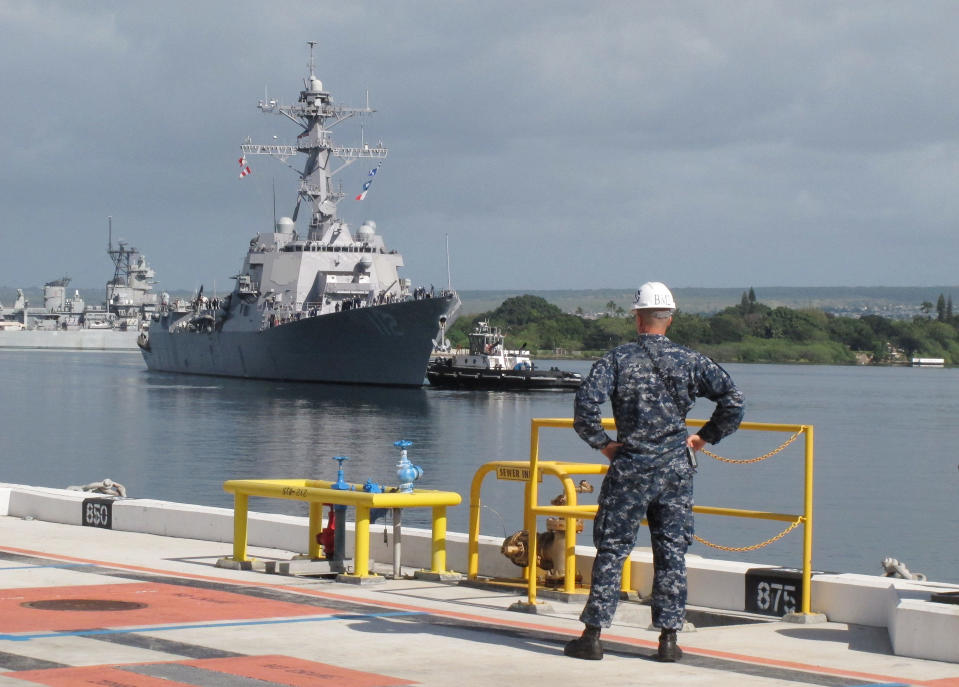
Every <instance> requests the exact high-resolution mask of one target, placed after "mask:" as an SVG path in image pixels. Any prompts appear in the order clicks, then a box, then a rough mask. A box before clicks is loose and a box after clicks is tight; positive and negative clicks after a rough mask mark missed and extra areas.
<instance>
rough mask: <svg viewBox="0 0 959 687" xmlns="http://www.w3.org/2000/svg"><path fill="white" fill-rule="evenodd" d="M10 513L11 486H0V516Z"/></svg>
mask: <svg viewBox="0 0 959 687" xmlns="http://www.w3.org/2000/svg"><path fill="white" fill-rule="evenodd" d="M9 514H10V488H9V487H0V516H5V515H9Z"/></svg>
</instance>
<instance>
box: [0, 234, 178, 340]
mask: <svg viewBox="0 0 959 687" xmlns="http://www.w3.org/2000/svg"><path fill="white" fill-rule="evenodd" d="M107 254H108V255H109V256H110V259H111V260H112V261H113V266H114V270H113V277H112V278H111V279H110V281H108V282H107V283H106V293H105V296H104V301H103V303H100V304H89V303H87V302H86V301H84V299H83V298H82V297H81V296H80V292H79V291H77V290H74V293H73V295H72V296H68V295H67V294H68V291H67V288H68V286H69V285H70V278H69V277H63V278H61V279H56V280H54V281H50V282H47V283H46V284H45V285H44V287H43V306H42V307H41V306H33V307H31V306H30V301H29V300H28V299H27V298H26V296H25V295H24V293H23V289H17V299H16V301H15V302H14V304H13V306H12V307H4V306H3V305H2V304H0V348H53V349H77V350H117V349H129V350H136V348H137V338H138V336H139V334H140V333H141V332H142V331H143V330H144V329H145V328H146V326H147V325H148V323H149V321H150V317H151V316H152V315H153V314H154V313H156V312H157V311H158V307H159V303H158V298H157V294H156V293H154V292H153V290H152V289H153V285H154V284H155V283H156V281H155V280H154V277H155V276H156V275H155V272H154V271H153V268H152V267H150V265H149V264H148V263H147V261H146V258H145V257H144V256H143V255H142V254H141V253H140V252H139V251H138V250H137V249H136V248H134V247H133V246H129V245H127V244H126V242H125V241H122V240H120V241H119V242H118V245H117V246H116V247H114V244H113V230H112V223H111V228H110V238H109V241H108V244H107Z"/></svg>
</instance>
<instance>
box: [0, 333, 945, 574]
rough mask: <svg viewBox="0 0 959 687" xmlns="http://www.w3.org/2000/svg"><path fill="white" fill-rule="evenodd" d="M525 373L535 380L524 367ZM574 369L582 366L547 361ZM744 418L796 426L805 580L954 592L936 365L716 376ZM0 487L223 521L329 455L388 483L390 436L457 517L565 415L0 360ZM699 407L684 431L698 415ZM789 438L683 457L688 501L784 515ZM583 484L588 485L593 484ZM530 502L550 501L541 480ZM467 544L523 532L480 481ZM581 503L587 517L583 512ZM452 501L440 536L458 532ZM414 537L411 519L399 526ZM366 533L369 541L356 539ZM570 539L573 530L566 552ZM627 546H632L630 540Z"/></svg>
mask: <svg viewBox="0 0 959 687" xmlns="http://www.w3.org/2000/svg"><path fill="white" fill-rule="evenodd" d="M541 364H551V363H549V362H547V361H543V362H542V363H541ZM555 364H557V365H559V366H561V367H564V368H566V369H572V370H577V371H582V372H585V371H586V370H588V368H589V364H588V363H579V362H561V363H555ZM727 369H728V370H729V372H730V374H731V375H732V376H733V378H734V379H735V380H736V382H737V384H738V385H739V386H740V387H741V388H742V389H743V391H744V393H745V394H746V399H747V412H746V419H747V420H749V421H754V422H772V423H788V424H811V425H814V426H815V437H816V444H815V448H816V475H815V532H814V541H815V546H814V557H813V563H814V566H815V567H816V568H817V569H819V570H829V571H840V572H862V573H870V574H879V573H880V572H881V570H880V561H881V560H882V559H883V558H884V557H886V556H892V557H895V558H898V559H899V560H901V561H903V562H904V563H906V565H908V566H909V568H910V569H911V570H912V571H913V572H922V573H925V574H926V575H928V576H929V577H930V579H936V580H941V581H949V582H959V538H957V536H956V534H957V530H959V527H957V526H959V470H957V464H959V457H957V454H956V452H955V451H954V450H953V449H952V441H951V440H950V439H951V434H952V431H953V430H952V426H951V420H952V416H953V415H954V411H955V409H956V408H957V407H959V371H957V370H955V369H911V368H864V367H830V366H786V365H729V366H727ZM0 384H2V389H3V393H2V396H0V437H2V446H3V452H2V456H3V460H2V464H0V482H13V483H22V484H34V485H41V486H50V487H64V486H67V485H71V484H84V483H87V482H92V481H96V480H101V479H103V478H105V477H110V478H111V479H113V480H115V481H118V482H121V483H123V484H124V485H126V487H127V489H128V492H129V494H130V495H131V496H136V497H141V498H156V499H164V500H171V501H180V502H187V503H199V504H204V505H212V506H228V507H229V506H232V499H231V496H230V495H229V494H227V493H226V492H224V491H223V489H222V484H223V482H224V481H225V480H228V479H239V478H280V477H290V478H304V477H309V478H319V479H335V477H336V463H335V462H334V461H333V460H332V456H336V455H346V456H349V458H350V460H349V461H348V462H347V464H346V478H347V480H349V481H351V482H365V481H366V479H368V478H372V479H373V480H374V481H377V482H380V483H385V484H395V483H396V481H397V480H396V473H395V463H396V461H397V459H398V455H399V454H398V451H397V450H396V449H395V448H394V447H393V442H394V441H396V440H397V439H409V440H410V441H412V442H413V446H412V447H411V449H410V451H409V454H410V458H411V460H412V461H413V462H414V463H416V464H418V465H421V466H422V467H423V469H424V471H425V474H424V477H423V479H422V480H421V481H420V482H419V486H422V487H424V488H432V489H444V490H451V491H457V492H459V493H461V494H462V495H463V498H464V504H465V502H466V501H468V498H469V488H470V482H471V480H472V478H473V475H474V474H475V472H476V470H477V468H478V467H479V466H480V465H482V464H483V463H486V462H489V461H493V460H502V459H507V460H525V459H527V458H528V452H529V424H530V419H531V418H534V417H569V416H570V415H571V412H572V395H571V394H569V393H562V392H559V393H557V392H544V393H533V394H530V393H526V394H524V393H507V392H497V393H484V392H467V391H443V390H437V389H430V388H428V387H427V388H423V389H387V388H383V389H381V388H375V387H350V386H327V385H313V384H289V383H272V382H257V381H241V380H229V379H217V378H212V377H194V376H185V375H168V374H161V373H151V372H148V371H147V370H146V369H145V367H144V365H143V362H142V360H141V359H140V356H139V354H138V353H132V352H131V353H80V352H78V353H69V352H67V353H64V352H56V353H55V352H43V351H0ZM711 410H712V404H710V403H709V402H708V401H705V400H702V401H700V402H699V403H698V404H697V406H696V407H695V408H694V409H693V412H692V413H691V414H690V417H697V418H705V417H708V415H709V413H710V412H711ZM787 436H788V435H785V434H768V433H764V432H746V431H741V432H738V433H737V434H735V435H733V436H732V437H729V438H728V439H726V440H724V441H723V442H722V443H721V444H720V445H719V446H718V447H716V452H717V453H719V454H721V455H723V456H727V457H733V458H752V457H754V456H757V455H760V454H763V453H766V452H767V451H769V450H771V449H773V448H775V447H776V446H778V445H779V443H780V442H781V441H782V440H784V439H785V438H786V437H787ZM801 443H802V442H801V441H797V442H796V443H794V444H793V445H792V446H790V447H789V448H787V449H786V450H785V451H783V452H782V453H780V454H779V455H777V456H775V457H773V458H771V459H769V460H766V461H764V462H762V463H758V464H754V465H749V466H731V465H726V464H722V463H719V462H717V461H714V460H712V459H710V458H707V457H705V456H703V457H701V460H700V470H699V475H698V477H697V480H696V502H697V503H698V504H702V505H713V506H728V507H736V508H745V509H754V510H770V511H777V512H787V513H798V512H801V510H802V487H803V476H802V465H803V449H802V445H801ZM543 457H544V458H552V459H561V460H587V461H589V460H592V461H598V460H601V456H599V454H598V453H596V452H593V451H592V450H590V449H589V448H588V447H587V446H586V445H585V444H583V443H582V442H580V441H579V439H578V438H577V437H576V436H575V435H574V434H573V433H572V432H571V431H568V432H567V431H564V430H544V433H543ZM595 486H596V487H597V488H598V486H599V485H598V481H597V482H595ZM541 489H542V491H541V493H542V494H543V496H544V498H548V497H549V496H552V495H554V494H556V493H559V491H560V489H559V487H558V483H557V482H554V481H551V480H549V479H547V481H545V482H544V484H543V487H542V488H541ZM482 500H483V505H484V509H483V511H482V530H483V532H484V533H485V534H491V535H497V536H499V535H503V534H504V533H505V534H509V533H512V532H513V531H515V530H518V529H520V528H521V527H522V503H521V501H522V487H521V485H520V484H519V483H513V482H503V481H497V480H495V479H493V478H492V477H489V478H487V480H486V482H485V483H484V487H483V493H482ZM583 501H586V502H595V501H594V500H592V497H584V498H583ZM252 507H253V508H254V509H256V510H261V511H270V512H283V513H291V514H296V515H305V514H306V508H305V506H304V505H303V504H299V503H294V502H284V501H271V500H265V499H258V500H254V502H253V504H252ZM467 515H468V508H467V506H466V505H463V506H460V507H458V508H454V509H451V511H450V518H449V519H450V528H451V529H453V530H459V531H464V532H465V531H466V529H467ZM404 522H405V523H407V524H410V525H425V524H426V522H427V518H426V515H425V512H420V511H415V510H414V511H410V512H408V513H407V514H405V515H404ZM378 527H380V525H374V531H376V530H377V528H378ZM779 530H780V527H779V523H773V522H761V521H745V520H738V519H732V518H724V517H716V516H702V515H701V516H698V517H697V521H696V531H697V534H699V535H700V536H702V537H704V538H705V539H707V540H710V541H713V542H716V543H719V544H723V545H725V546H733V547H742V546H748V545H751V544H755V543H757V542H760V541H763V540H765V539H767V538H769V537H771V536H772V535H774V534H776V533H777V532H778V531H779ZM588 541H589V536H588V526H587V534H586V535H585V536H584V539H583V542H584V543H587V542H588ZM639 543H640V544H641V545H648V538H647V535H646V534H645V532H641V534H640V540H639ZM801 548H802V535H801V530H799V529H797V530H795V531H794V532H792V533H791V534H789V535H788V536H786V537H784V538H783V539H782V540H781V541H779V542H777V543H775V544H773V545H771V546H769V547H766V548H764V549H761V550H759V551H753V552H749V553H722V552H717V551H715V550H713V549H709V548H707V547H705V546H703V545H701V544H698V543H697V544H695V545H694V546H693V548H692V549H691V550H690V553H691V554H699V555H703V556H710V557H721V558H732V559H736V560H746V561H754V562H759V563H773V564H781V565H792V566H796V565H799V564H800V562H801V558H800V555H801Z"/></svg>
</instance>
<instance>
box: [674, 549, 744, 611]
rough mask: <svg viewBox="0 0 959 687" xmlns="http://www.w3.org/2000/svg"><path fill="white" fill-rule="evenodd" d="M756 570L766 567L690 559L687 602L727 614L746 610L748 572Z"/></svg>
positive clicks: (687, 564)
mask: <svg viewBox="0 0 959 687" xmlns="http://www.w3.org/2000/svg"><path fill="white" fill-rule="evenodd" d="M756 567H762V566H756V565H752V564H749V563H740V562H737V561H722V560H715V559H709V558H701V557H700V556H687V557H686V575H687V580H688V585H689V592H688V597H687V603H689V604H690V605H692V606H706V607H708V608H715V609H719V610H724V611H744V610H745V609H746V584H745V577H746V571H747V570H750V569H753V568H756Z"/></svg>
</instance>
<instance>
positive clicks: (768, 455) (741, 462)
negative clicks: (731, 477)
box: [699, 429, 803, 465]
mask: <svg viewBox="0 0 959 687" xmlns="http://www.w3.org/2000/svg"><path fill="white" fill-rule="evenodd" d="M802 433H803V430H801V429H800V430H799V431H798V432H796V433H795V434H793V435H792V436H791V437H789V438H788V439H786V441H785V442H783V443H782V444H781V445H780V446H779V447H778V448H774V449H773V450H772V451H770V452H769V453H764V454H763V455H761V456H759V457H758V458H747V459H744V460H737V459H736V458H723V457H722V456H717V455H716V454H715V453H713V452H712V451H709V450H707V449H705V448H701V449H699V450H700V451H701V452H702V453H705V454H706V455H707V456H709V457H710V458H715V459H716V460H719V461H722V462H723V463H735V464H737V465H746V464H747V463H758V462H759V461H761V460H766V459H767V458H772V457H773V456H774V455H776V454H777V453H779V452H780V451H782V450H783V449H784V448H786V447H787V446H789V444H791V443H793V442H794V441H796V439H798V438H799V435H800V434H802Z"/></svg>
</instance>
